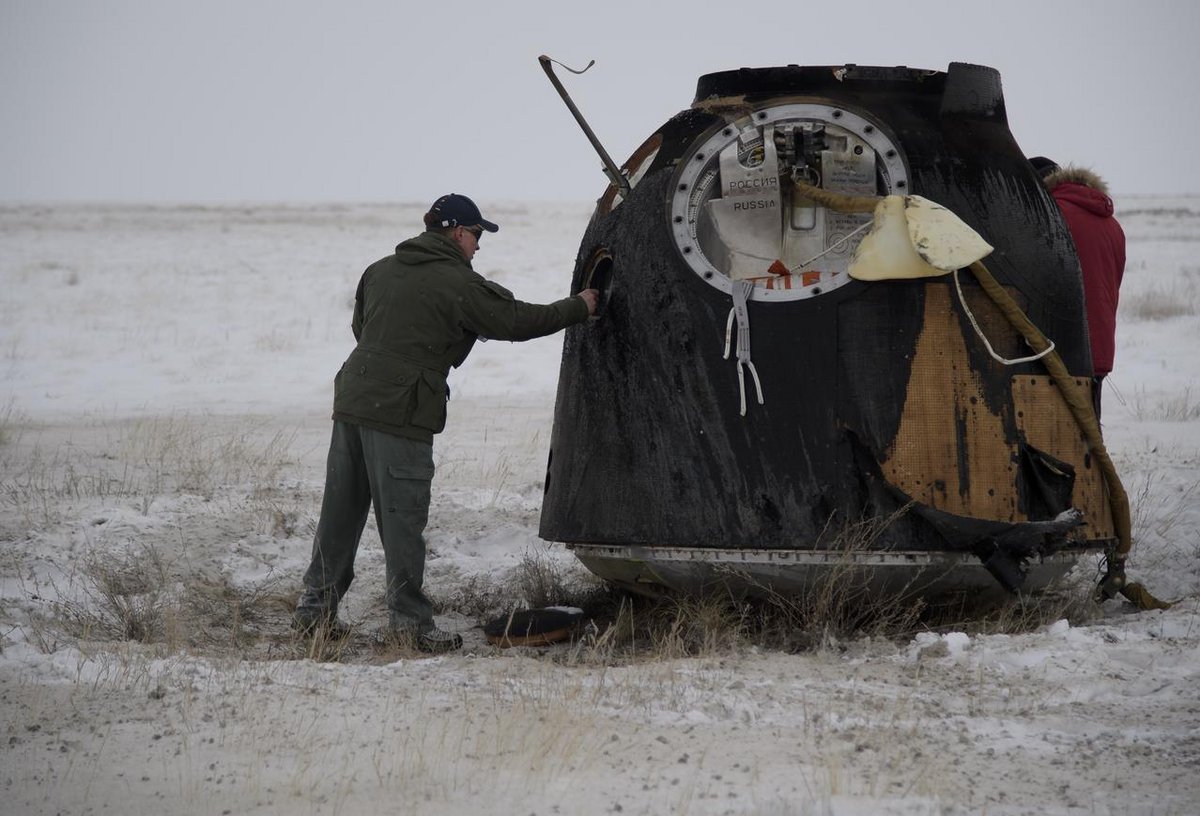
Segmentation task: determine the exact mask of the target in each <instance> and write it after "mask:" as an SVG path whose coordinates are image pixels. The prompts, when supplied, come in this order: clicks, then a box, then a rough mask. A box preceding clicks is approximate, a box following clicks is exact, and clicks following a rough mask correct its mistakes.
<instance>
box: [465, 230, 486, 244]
mask: <svg viewBox="0 0 1200 816" xmlns="http://www.w3.org/2000/svg"><path fill="white" fill-rule="evenodd" d="M463 229H465V230H466V231H467V232H469V233H471V234H472V235H474V236H475V243H477V244H478V243H479V239H480V238H482V237H483V230H482V229H481V228H480V227H463Z"/></svg>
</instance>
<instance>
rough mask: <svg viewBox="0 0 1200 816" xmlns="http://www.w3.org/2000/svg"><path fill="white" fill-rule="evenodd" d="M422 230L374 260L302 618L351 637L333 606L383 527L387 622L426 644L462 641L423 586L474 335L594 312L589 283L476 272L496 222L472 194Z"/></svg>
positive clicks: (357, 321)
mask: <svg viewBox="0 0 1200 816" xmlns="http://www.w3.org/2000/svg"><path fill="white" fill-rule="evenodd" d="M425 227H426V231H425V232H424V233H422V234H421V235H418V236H417V237H415V238H411V239H409V240H407V241H405V242H404V243H402V244H400V245H399V246H397V247H396V252H395V254H394V255H389V256H388V257H386V258H383V259H381V260H379V261H376V262H375V263H373V264H371V266H369V267H367V270H366V272H364V273H363V276H362V279H361V280H360V281H359V284H358V291H357V293H356V295H355V302H354V319H353V322H352V328H353V330H354V337H355V339H356V340H357V341H358V345H357V347H356V348H355V349H354V351H353V352H351V354H350V356H349V358H347V360H346V362H345V363H343V364H342V368H341V370H340V371H338V373H337V376H336V377H335V378H334V398H333V420H334V427H333V438H332V440H331V442H330V446H329V458H328V462H327V466H326V476H325V496H324V499H323V501H322V504H321V519H320V521H319V522H318V524H317V532H316V536H315V538H314V540H313V555H312V562H311V564H310V565H309V567H308V571H307V572H306V573H305V575H304V583H305V589H304V593H303V594H302V595H301V596H300V601H299V603H298V605H297V607H296V613H295V616H294V618H293V623H294V625H295V627H296V628H297V629H300V630H301V631H303V632H305V633H313V632H315V631H317V630H319V629H324V630H325V631H326V632H332V633H334V634H338V635H340V634H343V633H344V632H345V629H344V628H343V627H341V626H340V625H339V624H338V622H337V608H338V603H339V601H340V600H341V598H342V597H343V596H344V595H345V593H346V591H347V590H348V589H349V587H350V583H351V581H352V580H353V578H354V555H355V553H356V551H357V549H358V542H359V539H360V537H361V536H362V531H363V528H364V527H365V525H366V520H367V511H368V509H369V508H370V507H372V506H373V507H374V510H375V522H376V525H377V526H378V528H379V537H380V539H381V540H382V542H383V550H384V557H385V560H386V563H387V593H386V595H387V604H388V610H389V626H390V627H391V629H392V630H394V631H395V632H397V633H400V634H410V635H411V636H412V637H413V638H414V639H415V643H416V646H417V648H419V649H421V650H422V651H428V652H438V651H446V650H449V649H456V648H458V647H460V646H461V645H462V638H461V637H460V636H459V635H457V634H453V633H449V632H444V631H442V630H440V629H438V628H437V627H436V626H435V625H434V622H433V610H432V607H431V605H430V603H429V599H428V598H426V596H425V593H424V592H423V591H422V588H421V587H422V584H423V580H424V573H425V541H424V538H423V537H422V534H423V532H424V530H425V524H426V521H427V520H428V516H429V498H430V480H431V479H432V478H433V435H434V434H436V433H438V432H440V431H441V430H442V429H443V428H444V427H445V425H446V401H447V399H448V396H449V391H448V388H447V386H446V375H447V374H448V373H449V371H450V368H451V367H457V366H460V365H462V363H463V361H464V360H465V359H466V358H467V355H468V354H469V353H470V351H471V348H472V346H474V344H475V341H476V340H477V339H478V338H481V337H482V338H490V339H496V340H530V339H532V338H535V337H542V336H544V335H547V334H553V333H554V332H556V331H559V330H561V329H564V328H566V327H567V326H571V325H574V324H576V323H580V322H582V321H584V320H586V319H587V318H588V315H590V314H592V313H593V312H594V311H595V308H596V298H597V293H596V291H595V290H592V289H588V290H584V291H583V292H580V293H579V294H578V295H575V296H572V297H568V298H564V299H562V300H559V301H555V302H554V303H550V304H547V305H536V304H530V303H523V302H521V301H519V300H516V299H514V298H513V295H512V293H511V292H509V291H508V290H507V289H505V288H504V287H503V286H500V285H499V284H496V283H493V282H492V281H489V280H487V279H486V278H484V277H483V276H481V275H479V274H478V273H476V272H475V271H474V270H473V269H472V268H471V259H472V258H473V257H474V256H475V253H476V251H478V249H479V241H480V238H481V236H482V234H483V232H484V231H485V230H486V231H488V232H496V231H497V230H498V229H499V227H498V226H496V225H495V224H493V223H492V222H491V221H487V220H486V219H484V218H483V216H482V214H481V213H480V212H479V208H478V207H476V206H475V204H474V202H472V201H471V199H469V198H467V197H466V196H462V195H458V194H453V193H452V194H450V195H445V196H442V197H441V198H439V199H438V200H437V201H435V202H434V204H433V206H432V207H431V208H430V210H429V212H428V213H426V214H425Z"/></svg>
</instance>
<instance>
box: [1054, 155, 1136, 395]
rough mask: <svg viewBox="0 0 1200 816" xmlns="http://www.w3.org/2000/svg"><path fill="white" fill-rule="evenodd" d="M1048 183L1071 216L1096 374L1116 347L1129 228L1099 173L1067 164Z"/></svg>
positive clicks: (1104, 369)
mask: <svg viewBox="0 0 1200 816" xmlns="http://www.w3.org/2000/svg"><path fill="white" fill-rule="evenodd" d="M1045 181H1046V187H1047V188H1049V190H1050V195H1052V196H1053V197H1054V200H1055V202H1056V203H1057V204H1058V208H1059V209H1060V210H1061V211H1062V214H1063V218H1064V219H1066V222H1067V228H1068V229H1069V230H1070V231H1071V238H1072V239H1074V241H1075V252H1076V253H1077V254H1078V255H1079V266H1080V267H1081V268H1082V270H1083V295H1084V299H1085V300H1086V301H1087V321H1088V331H1089V334H1090V339H1091V345H1092V368H1093V369H1094V371H1093V373H1094V374H1095V375H1096V376H1097V377H1099V376H1102V375H1104V374H1108V373H1109V372H1110V371H1112V367H1113V355H1114V353H1115V351H1116V333H1117V298H1118V293H1119V290H1120V287H1121V278H1122V276H1123V275H1124V274H1125V232H1124V230H1122V229H1121V225H1120V224H1119V223H1117V219H1116V218H1113V202H1112V199H1111V198H1109V197H1108V188H1107V187H1105V185H1104V182H1103V181H1101V180H1100V178H1099V177H1098V176H1097V175H1096V174H1095V173H1092V172H1090V171H1088V170H1082V169H1080V168H1074V167H1067V168H1064V169H1061V170H1058V171H1056V172H1054V173H1052V174H1051V175H1049V176H1047V177H1046V180H1045Z"/></svg>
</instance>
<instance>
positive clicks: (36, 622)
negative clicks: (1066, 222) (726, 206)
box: [0, 197, 1200, 816]
mask: <svg viewBox="0 0 1200 816" xmlns="http://www.w3.org/2000/svg"><path fill="white" fill-rule="evenodd" d="M1118 208H1119V212H1118V216H1119V217H1120V219H1121V220H1122V223H1123V224H1124V226H1125V228H1126V231H1127V233H1128V236H1129V264H1128V272H1127V275H1126V281H1125V285H1124V288H1123V290H1122V301H1123V302H1122V313H1121V320H1120V327H1119V337H1118V356H1117V371H1116V373H1115V374H1114V375H1112V377H1110V387H1109V388H1108V389H1107V391H1106V393H1105V396H1104V405H1105V411H1104V420H1105V435H1106V439H1107V440H1108V443H1109V446H1110V449H1111V451H1112V453H1113V457H1114V460H1115V462H1116V464H1117V466H1118V470H1119V471H1120V472H1121V474H1122V476H1123V479H1124V481H1125V484H1126V487H1127V489H1128V491H1129V493H1130V496H1131V504H1132V507H1133V513H1134V524H1135V538H1136V543H1135V549H1134V555H1133V558H1132V560H1131V562H1130V569H1129V571H1130V575H1131V577H1132V578H1134V579H1136V580H1140V581H1142V582H1144V583H1145V584H1146V585H1147V586H1148V587H1149V588H1150V589H1151V590H1152V591H1153V592H1155V593H1156V594H1158V595H1159V596H1160V597H1166V598H1170V599H1182V600H1181V602H1180V603H1179V604H1177V605H1176V606H1175V607H1174V608H1172V609H1170V610H1168V611H1165V612H1149V613H1133V612H1131V610H1130V607H1128V605H1124V604H1122V603H1120V602H1117V601H1113V602H1109V603H1108V604H1106V605H1105V606H1104V607H1102V608H1099V609H1097V610H1096V612H1095V614H1094V616H1092V617H1091V618H1090V619H1089V618H1087V617H1086V616H1085V617H1084V618H1083V619H1080V620H1077V621H1076V623H1075V624H1070V623H1068V622H1067V621H1066V620H1061V621H1058V622H1054V623H1050V624H1048V625H1044V626H1040V627H1037V628H1036V630H1035V631H1032V632H1024V633H983V632H979V631H972V630H971V629H970V627H963V629H964V631H950V632H941V631H939V632H922V633H920V634H918V635H917V636H916V637H914V638H912V639H911V640H909V639H900V640H888V639H880V638H871V639H865V638H864V639H861V640H856V641H852V642H849V643H842V644H840V645H838V646H834V647H828V648H822V649H818V650H815V651H808V652H804V653H801V654H787V653H785V652H784V651H782V650H779V651H773V650H754V649H741V650H734V651H720V650H718V651H715V652H713V653H712V654H705V655H702V656H700V657H687V658H678V657H671V656H663V657H660V658H657V659H654V658H644V659H638V660H620V661H615V662H614V661H604V660H594V659H581V658H580V652H579V649H578V647H570V646H563V647H555V648H554V649H551V650H529V649H524V650H518V649H513V650H508V651H499V650H496V649H494V648H493V647H491V646H488V645H487V644H486V642H485V641H484V638H483V636H482V634H481V633H480V631H479V630H478V629H477V628H473V624H474V621H473V620H472V619H471V618H469V617H468V616H464V615H451V616H449V617H446V618H444V619H443V621H444V623H445V624H446V625H447V626H451V627H455V628H459V629H461V630H462V631H463V634H464V636H465V638H466V641H467V646H466V648H465V649H464V651H463V652H462V653H461V654H455V655H452V656H444V657H438V658H417V657H413V656H410V655H402V656H400V657H397V655H395V654H394V653H391V652H389V651H388V650H387V649H386V648H382V647H381V648H371V647H369V646H356V647H355V648H354V649H353V650H351V651H349V652H347V653H346V654H344V655H343V656H342V657H343V659H342V660H341V661H322V660H311V659H306V658H305V656H304V652H303V647H302V646H297V644H296V643H295V642H294V641H292V640H290V639H289V635H288V633H287V631H286V620H287V604H288V601H289V598H290V597H294V593H295V591H296V590H297V588H298V586H299V579H300V574H301V572H302V570H303V567H304V565H305V564H306V561H307V557H308V549H309V545H310V536H311V530H312V527H313V524H314V521H315V515H316V512H317V509H318V504H319V498H320V490H321V487H322V481H321V480H322V477H323V459H324V453H325V445H326V443H327V439H328V433H329V421H328V414H329V402H330V392H331V381H332V376H333V373H334V371H335V370H336V369H337V367H338V365H339V364H340V363H341V361H342V359H343V358H344V357H345V356H346V354H347V353H348V351H349V350H350V348H351V347H352V345H353V340H352V337H351V334H350V330H349V321H350V308H351V304H352V298H353V292H354V286H355V283H356V282H357V279H358V275H359V274H360V272H361V269H362V268H363V267H364V266H365V265H366V264H367V263H368V262H370V261H372V260H374V259H375V258H377V257H379V256H381V255H383V254H386V253H387V252H389V251H390V249H391V247H392V246H393V245H394V243H395V242H396V241H397V240H399V239H400V238H403V237H407V236H408V235H409V234H412V233H413V232H415V231H416V229H417V225H418V224H419V216H420V213H421V211H422V210H423V209H424V206H423V205H416V204H413V205H392V206H383V205H372V206H346V205H313V206H258V205H254V206H240V207H239V206H221V207H198V206H161V207H144V206H116V205H113V206H77V205H61V206H44V207H36V206H21V207H16V206H8V207H0V383H2V385H0V648H2V652H0V729H3V730H2V731H0V787H2V789H3V794H2V798H0V801H3V802H4V805H3V807H2V808H0V810H3V811H4V812H11V813H102V812H114V811H119V812H123V813H166V812H170V813H206V814H208V813H218V814H219V813H238V814H241V813H262V814H268V813H281V814H283V813H286V814H294V813H322V814H324V813H372V812H399V813H413V814H453V813H467V812H483V813H514V814H530V813H536V814H539V816H545V814H580V813H588V814H590V813H638V814H640V813H646V814H660V813H670V814H762V815H763V816H767V815H770V814H829V815H831V816H860V815H865V814H879V813H887V814H906V815H908V814H912V815H913V816H916V815H917V814H921V815H922V816H923V815H924V814H958V813H988V814H1117V813H1121V814H1129V813H1134V814H1145V816H1149V814H1154V816H1167V815H1168V814H1170V815H1171V816H1176V815H1179V814H1197V813H1200V355H1198V354H1196V349H1197V347H1198V345H1200V252H1198V251H1200V199H1197V198H1177V199H1167V198H1154V197H1144V198H1127V199H1123V200H1121V201H1119V202H1118ZM590 209H591V207H590V205H588V204H583V203H569V204H561V205H551V204H536V205H535V204H530V205H522V204H509V205H506V206H499V207H496V206H485V210H487V212H488V215H489V217H491V218H493V219H494V220H496V221H498V222H499V223H500V224H501V225H502V230H501V232H500V233H499V234H498V235H487V236H485V238H484V241H483V245H482V249H481V251H480V254H479V255H478V256H477V258H476V267H477V268H478V269H479V270H480V271H482V272H484V273H485V274H487V275H489V276H490V277H493V278H495V279H496V280H498V281H499V282H501V283H503V284H504V285H505V286H507V287H508V288H510V289H512V290H514V291H515V292H516V294H517V295H518V297H521V298H523V299H525V300H532V301H548V300H551V299H555V298H558V297H561V296H562V295H563V294H565V292H566V289H567V286H568V284H569V280H570V270H571V267H572V265H573V261H574V257H575V252H576V249H577V242H578V239H579V236H580V235H581V234H582V231H583V227H584V225H585V224H586V221H587V218H588V216H589V213H590ZM560 347H561V337H552V338H545V339H542V340H538V341H534V342H530V343H525V344H508V343H496V342H492V343H486V344H482V345H481V346H479V347H477V349H476V351H475V352H474V353H473V355H472V357H471V359H470V361H469V362H468V363H467V365H466V366H465V367H464V368H463V369H461V370H459V371H457V372H455V373H454V374H453V375H452V380H451V384H452V388H453V390H454V398H453V400H452V402H451V408H450V414H451V415H450V422H449V425H448V427H447V430H446V432H445V433H444V434H443V435H442V436H441V437H439V439H438V442H437V444H436V446H435V455H436V459H437V462H438V474H437V476H436V479H435V485H434V491H435V499H434V504H433V507H432V512H431V521H430V528H429V534H428V539H429V545H430V549H431V558H430V561H429V569H428V578H427V582H428V586H429V589H430V590H431V592H432V593H433V594H435V595H437V596H439V597H442V598H449V597H453V596H455V594H456V593H463V592H466V591H467V590H469V589H470V588H471V587H473V586H478V585H480V584H478V583H477V582H481V581H482V582H484V583H486V582H487V581H492V582H502V581H504V580H506V579H507V578H508V577H509V576H511V575H513V574H515V573H517V572H518V571H519V570H520V569H521V567H522V563H523V562H524V563H526V564H527V563H529V562H530V560H532V561H533V562H536V563H546V564H551V565H554V566H556V567H557V568H558V569H560V570H562V571H567V572H569V571H571V570H573V569H574V567H573V559H572V558H571V556H570V555H569V554H567V553H565V552H563V551H562V550H561V549H559V548H552V547H548V546H547V545H545V544H544V543H543V542H541V541H540V540H539V539H538V538H537V520H538V513H539V503H540V496H541V490H542V486H541V479H542V476H543V471H544V465H545V457H546V450H547V445H548V441H549V430H550V421H551V416H552V411H553V400H554V387H555V381H556V377H557V370H558V353H559V349H560ZM114 565H116V566H119V567H120V569H116V567H114ZM106 567H107V568H108V570H109V571H108V572H107V573H106V572H105V571H104V570H105V568H106ZM1088 569H1089V570H1090V569H1091V565H1088ZM114 572H115V573H116V575H117V578H119V579H120V580H124V581H126V582H136V581H142V582H144V583H145V586H144V587H141V590H145V591H142V592H140V593H139V591H135V590H138V589H139V588H138V587H131V586H116V587H114V586H113V585H112V583H111V582H112V580H116V579H114V578H113V573H114ZM357 573H358V576H359V578H358V581H357V583H356V584H355V587H354V589H353V590H352V591H351V594H350V597H349V598H348V600H347V604H346V606H345V609H344V612H343V615H344V617H346V619H348V620H350V621H352V622H355V623H356V624H358V625H359V627H360V628H362V629H364V630H368V629H370V628H371V627H373V626H376V625H378V624H379V623H381V622H382V620H381V617H382V612H381V605H380V597H381V594H382V573H383V564H382V554H381V552H380V550H379V546H378V541H377V539H376V538H375V535H374V532H373V531H370V530H369V531H368V534H367V536H366V538H365V539H364V544H363V548H362V551H361V553H360V556H359V567H358V570H357ZM104 575H108V576H109V579H110V580H109V584H107V585H105V584H104V582H103V580H101V579H100V577H102V576H104ZM98 576H100V577H98ZM1086 577H1088V576H1081V578H1086ZM156 579H157V580H156ZM106 587H107V589H108V590H109V599H108V600H107V601H106V600H105V598H104V594H103V593H104V590H105V588H106ZM155 593H159V594H157V595H156V594H155ZM183 597H188V598H190V599H191V600H190V602H189V603H190V605H188V606H187V609H188V610H190V612H189V614H187V615H184V614H183V612H182V611H181V610H183V607H182V606H180V605H179V603H177V601H178V599H180V598H183ZM131 598H132V599H139V600H138V601H137V602H140V603H149V602H150V601H153V600H155V599H157V600H158V601H159V602H160V604H161V607H162V609H165V610H166V612H165V613H164V617H163V619H162V620H160V621H158V624H159V626H160V628H161V631H160V633H159V636H158V637H156V638H153V639H152V640H153V641H154V642H152V643H150V644H141V643H137V642H132V641H131V642H126V641H123V640H121V639H120V638H119V637H116V636H114V634H113V633H112V632H110V631H108V630H107V629H106V627H105V619H104V618H103V617H102V616H101V615H100V614H99V612H98V610H103V609H105V608H109V609H111V608H112V603H113V600H114V599H115V600H116V601H118V602H120V601H122V600H124V602H126V603H134V601H131V600H129V599H131ZM205 602H207V603H208V604H209V605H208V606H207V607H206V606H204V603H205ZM106 605H107V606H106ZM231 610H232V612H231ZM128 611H129V612H130V616H131V617H133V618H136V617H137V614H138V612H139V610H138V609H137V608H134V609H132V610H128ZM231 615H233V616H234V617H237V618H238V620H235V621H233V622H232V623H231V622H230V621H229V620H228V618H229V617H230V616H231ZM242 615H245V619H244V620H242V619H241V617H240V616H242ZM222 638H226V639H227V640H222ZM363 642H366V641H365V640H364V641H363ZM584 657H586V656H584Z"/></svg>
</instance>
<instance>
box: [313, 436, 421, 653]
mask: <svg viewBox="0 0 1200 816" xmlns="http://www.w3.org/2000/svg"><path fill="white" fill-rule="evenodd" d="M432 479H433V445H432V444H430V443H427V442H418V441H416V440H414V439H406V438H405V437H402V436H395V435H393V434H389V433H384V432H383V431H376V430H372V429H371V428H364V427H362V426H361V425H353V424H351V423H348V422H334V425H333V436H332V438H331V440H330V442H329V457H328V460H327V462H326V468H325V495H324V498H323V499H322V501H321V519H320V521H319V522H318V523H317V533H316V536H315V537H314V539H313V551H312V562H311V563H310V564H309V567H308V570H307V571H306V572H305V574H304V584H305V588H304V593H303V594H302V595H301V596H300V601H299V603H298V604H297V607H296V616H297V619H307V620H318V619H322V618H327V619H330V620H332V619H333V618H334V617H335V616H336V615H337V608H338V604H339V602H340V601H341V599H342V598H343V597H344V596H345V594H346V591H347V590H348V589H349V588H350V583H351V582H352V581H353V580H354V556H355V554H356V553H357V552H358V543H359V540H360V539H361V538H362V533H363V529H364V527H365V526H366V523H367V511H368V510H369V509H374V511H375V524H376V527H377V528H378V529H379V538H380V540H381V541H382V542H383V554H384V559H385V561H386V565H387V576H386V578H387V590H386V599H387V605H388V610H389V624H390V625H391V626H392V627H394V628H397V629H410V630H414V631H418V632H421V631H426V630H428V629H432V628H433V608H432V606H431V605H430V603H429V599H428V598H427V597H426V596H425V593H424V592H423V591H422V589H421V587H422V584H423V583H424V579H425V539H424V537H423V533H424V531H425V524H426V522H427V521H428V519H429V497H430V481H431V480H432Z"/></svg>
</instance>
